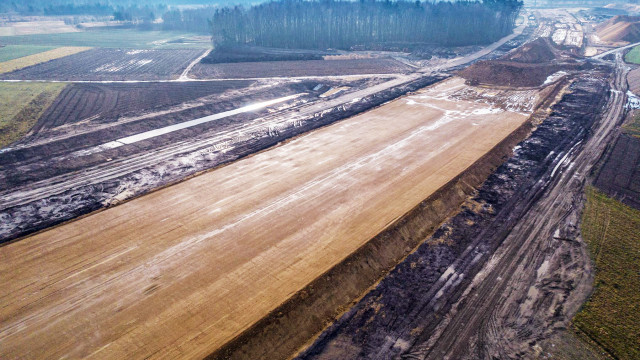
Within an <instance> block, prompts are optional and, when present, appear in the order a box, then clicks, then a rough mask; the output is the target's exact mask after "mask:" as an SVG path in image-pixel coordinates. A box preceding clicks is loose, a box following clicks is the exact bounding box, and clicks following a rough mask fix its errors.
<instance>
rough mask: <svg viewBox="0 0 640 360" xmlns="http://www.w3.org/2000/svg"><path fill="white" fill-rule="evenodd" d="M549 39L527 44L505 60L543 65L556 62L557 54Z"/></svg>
mask: <svg viewBox="0 0 640 360" xmlns="http://www.w3.org/2000/svg"><path fill="white" fill-rule="evenodd" d="M554 50H555V49H554V48H553V45H551V43H550V41H549V39H548V38H538V39H536V40H534V41H532V42H529V43H526V44H524V45H523V46H521V47H520V48H519V49H518V50H516V51H514V52H512V53H510V54H507V55H506V56H505V57H504V58H503V59H504V60H509V61H515V62H519V63H541V62H547V61H551V60H554V59H555V58H556V53H555V51H554Z"/></svg>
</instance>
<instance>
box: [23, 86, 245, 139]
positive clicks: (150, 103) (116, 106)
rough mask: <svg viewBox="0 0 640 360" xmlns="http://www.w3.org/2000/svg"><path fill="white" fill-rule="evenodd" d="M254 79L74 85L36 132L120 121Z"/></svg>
mask: <svg viewBox="0 0 640 360" xmlns="http://www.w3.org/2000/svg"><path fill="white" fill-rule="evenodd" d="M251 83H252V82H251V81H246V80H240V81H216V82H205V81H199V82H162V83H137V84H118V83H110V84H109V83H108V84H83V83H79V84H71V85H69V86H68V87H67V88H66V89H65V90H64V91H63V92H62V93H61V94H60V96H58V98H57V99H56V101H55V102H54V103H53V104H52V105H51V106H50V107H49V108H48V109H47V111H46V112H45V113H44V114H43V116H42V117H41V118H40V120H39V121H38V123H37V125H36V128H34V129H33V132H35V133H37V132H39V131H40V130H41V129H43V128H54V127H59V126H62V125H65V124H70V123H77V122H80V121H88V120H93V119H99V120H100V121H101V122H110V121H115V120H118V119H119V118H120V117H122V116H126V115H141V114H143V113H146V112H149V111H153V110H159V109H164V108H167V107H171V106H176V105H179V104H182V103H185V102H189V101H194V100H196V99H199V98H202V97H205V96H210V95H218V96H219V95H221V94H223V93H224V92H226V91H229V90H236V89H242V88H246V87H247V86H249V85H251Z"/></svg>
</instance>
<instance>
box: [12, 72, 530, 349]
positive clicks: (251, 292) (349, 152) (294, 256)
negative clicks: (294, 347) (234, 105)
mask: <svg viewBox="0 0 640 360" xmlns="http://www.w3.org/2000/svg"><path fill="white" fill-rule="evenodd" d="M463 87H464V85H463V84H462V80H460V79H454V80H450V81H446V82H444V83H441V84H438V85H436V86H434V87H431V88H429V89H426V90H424V91H420V92H418V93H416V94H415V95H411V96H408V97H404V98H400V99H398V100H396V101H393V102H391V103H389V104H387V105H385V106H383V107H380V108H377V109H375V110H373V111H370V112H367V113H365V114H362V115H359V116H356V117H354V118H352V119H349V120H347V121H344V122H341V123H338V124H335V125H332V126H329V127H326V128H323V129H321V130H318V131H316V132H314V133H311V134H309V135H307V136H303V137H301V138H298V139H296V140H294V141H291V142H289V143H287V144H285V145H283V146H281V147H278V148H275V149H273V150H270V151H266V152H263V153H260V154H257V155H255V156H253V157H250V158H248V159H245V160H242V161H239V162H236V163H233V164H231V165H229V166H226V167H223V168H221V169H218V170H215V171H212V172H209V173H207V174H204V175H201V176H198V177H195V178H193V179H190V180H188V181H185V182H183V183H180V184H178V185H175V186H172V187H169V188H166V189H162V190H160V191H157V192H155V193H152V194H149V195H147V196H144V197H141V198H139V199H136V200H133V201H131V202H128V203H125V204H123V205H120V206H117V207H114V208H112V209H108V210H106V211H103V212H99V213H96V214H94V215H91V216H87V217H85V218H82V219H80V220H78V221H74V222H71V223H69V224H67V225H63V226H60V227H57V228H54V229H51V230H49V231H46V232H43V233H41V234H38V235H35V236H33V237H30V238H26V239H23V240H21V241H19V242H15V243H11V244H8V245H6V246H4V247H2V248H0V254H2V255H1V256H2V258H3V261H2V263H1V265H0V274H2V277H3V279H6V281H5V284H6V286H4V287H3V288H2V290H1V292H0V298H2V302H3V303H4V304H6V306H4V307H3V308H2V310H1V311H0V343H2V346H1V347H0V355H1V356H2V357H3V358H15V357H18V356H26V357H60V356H71V357H107V358H120V357H122V356H124V354H126V356H127V357H164V358H175V357H202V356H205V355H207V354H209V353H210V352H212V351H213V350H215V349H216V348H217V347H219V346H221V345H222V344H224V343H225V342H226V341H228V340H229V339H231V338H232V337H233V336H235V335H237V334H239V333H240V332H241V331H243V330H244V329H246V328H247V327H248V326H250V325H251V324H252V323H254V322H255V321H257V320H259V319H260V318H261V317H263V316H264V315H265V314H266V313H268V312H269V311H270V310H271V309H273V308H275V307H276V306H278V305H279V304H280V303H282V302H283V301H285V300H286V299H287V298H288V297H290V296H291V295H292V294H294V293H295V292H296V291H298V290H299V289H300V288H302V287H303V286H305V285H306V284H307V283H309V282H310V281H312V280H313V279H314V278H315V277H316V276H318V275H319V274H321V273H323V272H325V271H326V270H328V269H329V268H331V267H332V266H333V265H334V264H336V263H337V262H339V261H340V260H342V259H343V258H344V257H345V256H347V255H348V254H350V253H352V252H353V251H354V250H355V249H357V248H358V247H359V246H361V245H362V244H363V243H365V242H366V241H368V240H369V239H371V238H372V237H373V236H375V235H376V234H377V233H379V232H380V231H381V230H382V229H384V228H385V227H386V226H387V225H388V224H389V223H391V222H392V221H393V220H394V219H396V218H398V217H399V216H401V215H403V214H404V213H406V212H407V211H408V210H410V209H411V208H412V207H414V206H415V205H416V204H418V203H419V202H420V201H422V199H424V198H425V197H427V196H428V195H429V194H430V193H432V192H434V191H435V190H436V189H438V188H439V187H441V186H442V185H444V184H445V183H447V182H448V181H449V180H450V179H451V178H452V177H454V176H455V175H457V174H459V173H460V172H461V171H463V170H464V169H465V168H466V167H468V166H469V165H471V164H472V163H473V162H474V161H475V160H476V159H477V158H478V157H479V156H482V154H484V153H486V152H487V151H488V150H489V149H491V148H492V147H493V146H494V145H495V144H496V143H497V142H499V141H500V140H501V139H503V138H504V137H505V136H507V135H508V134H509V133H510V132H512V131H513V130H514V129H515V128H517V127H518V126H520V124H522V122H523V121H524V120H525V119H526V118H527V115H526V114H521V113H516V112H508V111H504V110H502V109H500V108H499V107H498V106H494V105H492V104H487V103H483V102H479V101H475V102H471V101H466V102H465V101H459V100H451V99H449V98H448V94H449V93H452V92H455V91H457V90H460V89H461V88H463ZM398 114H402V117H401V118H399V117H398ZM390 174H393V176H392V177H390V176H391V175H390ZM383 204H384V205H383ZM16 268H20V269H23V270H22V271H20V272H16V271H15V269H16ZM78 338H82V339H83V341H82V343H78V342H77V341H76V340H77V339H78Z"/></svg>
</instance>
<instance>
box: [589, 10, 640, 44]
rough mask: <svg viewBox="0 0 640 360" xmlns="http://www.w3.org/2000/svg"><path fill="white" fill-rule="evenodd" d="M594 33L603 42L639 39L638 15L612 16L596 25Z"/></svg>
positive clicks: (634, 40)
mask: <svg viewBox="0 0 640 360" xmlns="http://www.w3.org/2000/svg"><path fill="white" fill-rule="evenodd" d="M596 33H597V35H598V37H599V38H600V40H601V41H603V42H610V43H616V42H630V43H632V42H638V41H640V16H626V15H619V16H614V17H612V18H611V19H609V20H607V21H605V22H603V23H602V24H600V25H598V26H597V27H596Z"/></svg>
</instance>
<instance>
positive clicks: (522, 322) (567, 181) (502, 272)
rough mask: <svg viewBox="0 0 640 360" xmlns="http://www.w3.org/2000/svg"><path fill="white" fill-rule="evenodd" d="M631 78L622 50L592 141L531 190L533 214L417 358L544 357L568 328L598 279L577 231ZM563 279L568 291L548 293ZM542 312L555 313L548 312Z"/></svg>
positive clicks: (569, 154)
mask: <svg viewBox="0 0 640 360" xmlns="http://www.w3.org/2000/svg"><path fill="white" fill-rule="evenodd" d="M627 72H628V68H626V67H625V66H624V65H623V61H622V55H621V52H617V53H616V76H615V78H614V79H613V81H612V84H611V86H612V89H613V90H612V94H611V97H610V98H609V102H608V104H607V105H606V109H605V111H604V114H603V116H602V118H601V120H600V121H599V122H598V123H597V125H596V126H595V127H594V129H593V130H594V133H593V136H591V137H590V138H589V139H588V140H587V141H586V142H585V143H578V144H576V145H575V146H574V147H573V148H572V149H571V150H570V151H569V152H567V153H566V154H564V156H563V157H562V158H561V160H560V161H559V162H558V163H557V165H556V166H555V167H554V168H553V169H552V170H551V173H550V174H549V175H548V176H545V178H544V181H540V182H539V183H538V184H536V188H534V189H531V191H530V192H531V197H530V199H531V202H532V205H531V208H530V209H529V210H528V211H527V212H526V213H525V214H524V216H523V217H522V218H521V219H520V220H519V221H518V223H517V224H516V226H515V227H514V228H513V230H511V231H510V232H509V233H508V235H507V236H506V238H505V239H504V243H503V244H502V246H501V247H500V248H498V250H497V251H496V253H495V255H494V256H493V257H492V258H491V259H490V260H489V261H488V262H487V263H486V265H485V266H484V267H483V269H482V270H481V271H480V273H478V275H477V276H476V277H475V278H474V279H473V281H472V282H471V284H470V285H469V286H468V287H467V288H466V289H465V290H464V295H463V296H462V297H461V298H460V299H459V300H458V302H457V303H456V304H455V305H454V306H453V308H452V310H451V311H450V312H449V313H448V314H446V316H445V317H444V318H443V321H442V322H441V324H440V325H439V326H438V328H437V329H436V331H435V332H434V334H433V335H432V336H431V337H430V338H429V339H428V340H427V341H425V342H424V343H423V344H420V345H416V346H414V348H413V351H412V352H411V355H412V356H416V358H420V359H466V358H482V359H489V358H491V359H494V358H501V359H502V358H520V357H522V356H523V355H524V354H527V353H529V354H531V353H535V352H536V351H541V349H540V350H536V348H535V346H534V347H533V350H532V348H531V346H532V345H534V344H536V340H538V341H539V340H541V339H545V338H549V337H550V336H552V335H553V334H554V332H556V331H557V330H558V329H563V328H566V326H568V322H569V319H571V318H572V317H573V315H574V314H575V313H576V312H577V311H578V309H579V307H580V306H581V305H582V304H583V303H584V301H586V298H587V296H588V295H589V293H590V286H591V285H590V284H591V282H592V278H591V277H592V276H593V273H592V268H591V263H590V260H589V255H588V252H587V250H586V246H585V244H584V242H582V240H581V239H580V238H579V236H580V235H579V230H578V223H579V219H580V215H581V212H582V210H581V209H582V206H581V204H582V201H583V197H584V195H583V194H584V186H585V183H586V176H587V175H588V174H589V171H590V170H591V168H592V167H593V166H594V165H595V164H596V162H597V161H598V160H599V159H600V158H601V156H602V154H603V152H604V150H605V148H606V146H607V145H608V144H610V143H611V141H612V139H613V136H614V135H615V131H614V130H615V128H616V126H617V125H619V124H620V122H621V120H622V119H623V115H624V108H625V103H626V96H625V93H626V90H627V84H626V74H627ZM560 155H563V154H560ZM535 201H537V202H535ZM562 281H565V283H568V284H569V286H564V287H559V288H557V289H553V288H551V289H548V288H545V286H546V285H547V284H549V283H551V284H552V285H556V284H557V283H561V284H562ZM543 310H548V311H547V313H546V314H545V313H543ZM554 310H555V313H553V311H554ZM551 314H553V315H551ZM524 340H527V341H524Z"/></svg>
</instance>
